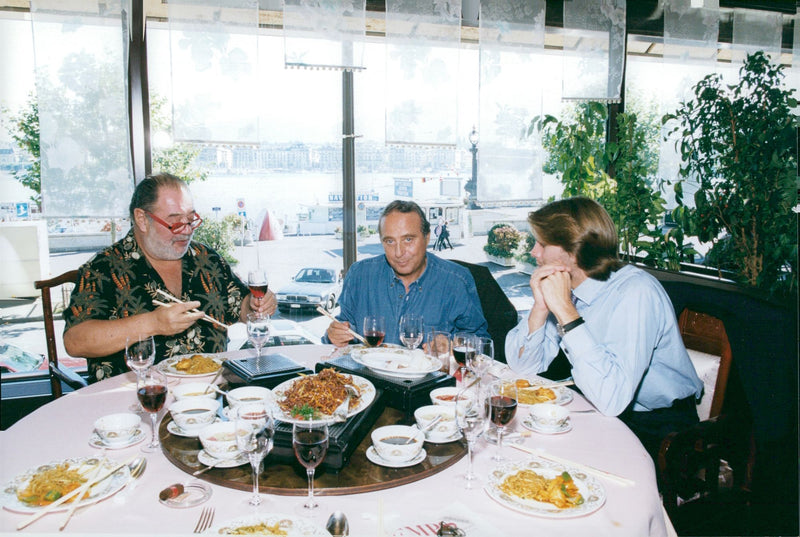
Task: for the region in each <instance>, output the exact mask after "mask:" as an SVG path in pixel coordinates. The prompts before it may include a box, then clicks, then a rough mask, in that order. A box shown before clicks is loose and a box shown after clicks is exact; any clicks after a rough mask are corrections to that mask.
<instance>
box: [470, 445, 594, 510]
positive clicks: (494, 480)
mask: <svg viewBox="0 0 800 537" xmlns="http://www.w3.org/2000/svg"><path fill="white" fill-rule="evenodd" d="M520 470H533V471H534V472H536V473H537V474H539V475H541V476H543V477H545V478H547V479H553V478H554V477H556V476H558V475H560V474H561V473H562V472H564V471H566V472H569V475H570V476H571V477H572V479H573V481H575V484H576V485H577V486H578V491H579V492H580V493H581V496H583V503H582V504H580V505H576V506H575V507H568V508H564V509H562V508H559V507H556V506H555V505H553V504H551V503H546V502H538V501H536V500H525V499H522V498H520V497H518V496H515V495H512V494H508V493H506V492H503V491H502V490H500V484H501V483H502V482H503V481H504V480H505V479H506V477H508V476H510V475H513V474H515V473H517V472H519V471H520ZM485 490H486V493H487V494H488V495H489V496H490V497H491V498H492V499H493V500H495V501H496V502H498V503H499V504H501V505H503V506H505V507H508V508H509V509H513V510H514V511H518V512H520V513H524V514H526V515H534V516H539V517H544V518H575V517H579V516H585V515H588V514H590V513H594V512H595V511H597V510H598V509H600V508H601V507H602V506H603V504H604V503H605V501H606V491H605V489H604V488H603V485H601V484H600V482H599V481H598V480H597V479H595V478H594V477H592V476H589V475H587V474H585V473H583V472H581V471H580V470H577V469H575V468H570V467H569V466H565V465H563V464H560V463H556V462H551V461H548V460H545V459H542V458H540V457H536V456H532V457H530V458H528V459H526V460H523V461H515V462H510V463H506V464H503V465H501V466H499V467H498V468H496V469H495V470H494V471H492V472H490V473H489V480H488V483H487V485H486V488H485Z"/></svg>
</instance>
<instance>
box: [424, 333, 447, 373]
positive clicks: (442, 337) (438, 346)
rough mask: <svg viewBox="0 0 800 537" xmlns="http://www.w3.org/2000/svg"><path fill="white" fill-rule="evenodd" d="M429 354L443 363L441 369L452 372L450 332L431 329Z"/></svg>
mask: <svg viewBox="0 0 800 537" xmlns="http://www.w3.org/2000/svg"><path fill="white" fill-rule="evenodd" d="M427 338H428V339H427V345H428V354H430V355H431V356H433V357H434V358H438V359H439V361H440V362H441V363H442V367H441V368H440V371H444V372H445V373H449V372H450V333H448V332H444V331H442V330H430V331H428V335H427Z"/></svg>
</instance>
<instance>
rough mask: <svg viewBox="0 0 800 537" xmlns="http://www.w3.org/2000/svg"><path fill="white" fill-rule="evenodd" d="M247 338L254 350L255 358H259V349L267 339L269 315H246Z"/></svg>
mask: <svg viewBox="0 0 800 537" xmlns="http://www.w3.org/2000/svg"><path fill="white" fill-rule="evenodd" d="M247 337H248V338H249V339H250V343H252V344H253V347H255V348H256V358H261V347H263V346H264V344H265V343H266V342H267V340H268V339H269V315H267V314H266V313H255V312H253V313H248V314H247Z"/></svg>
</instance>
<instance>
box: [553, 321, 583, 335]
mask: <svg viewBox="0 0 800 537" xmlns="http://www.w3.org/2000/svg"><path fill="white" fill-rule="evenodd" d="M584 322H585V321H584V320H583V317H578V318H577V319H575V320H574V321H570V322H568V323H567V324H565V325H564V326H561V325H559V326H558V333H559V334H560V335H561V336H562V337H563V336H564V335H565V334H566V333H567V332H569V331H570V330H572V329H573V328H577V327H578V326H580V325H582V324H583V323H584Z"/></svg>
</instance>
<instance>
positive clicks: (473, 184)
mask: <svg viewBox="0 0 800 537" xmlns="http://www.w3.org/2000/svg"><path fill="white" fill-rule="evenodd" d="M469 143H470V144H472V147H471V148H470V152H471V153H472V177H471V178H470V180H469V181H467V184H466V186H464V190H466V191H467V194H469V208H470V209H478V208H479V207H478V205H477V204H476V203H475V200H477V199H478V131H477V129H475V126H474V125H473V126H472V132H470V133H469Z"/></svg>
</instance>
